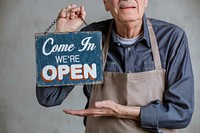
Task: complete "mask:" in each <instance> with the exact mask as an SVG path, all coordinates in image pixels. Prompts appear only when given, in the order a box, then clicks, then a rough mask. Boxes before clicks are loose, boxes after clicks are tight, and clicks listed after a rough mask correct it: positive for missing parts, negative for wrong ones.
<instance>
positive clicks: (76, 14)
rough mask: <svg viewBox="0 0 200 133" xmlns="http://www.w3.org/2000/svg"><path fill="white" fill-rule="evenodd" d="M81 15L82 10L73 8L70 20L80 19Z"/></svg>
mask: <svg viewBox="0 0 200 133" xmlns="http://www.w3.org/2000/svg"><path fill="white" fill-rule="evenodd" d="M79 14H80V8H73V9H72V10H71V12H70V18H71V19H75V18H78V17H79Z"/></svg>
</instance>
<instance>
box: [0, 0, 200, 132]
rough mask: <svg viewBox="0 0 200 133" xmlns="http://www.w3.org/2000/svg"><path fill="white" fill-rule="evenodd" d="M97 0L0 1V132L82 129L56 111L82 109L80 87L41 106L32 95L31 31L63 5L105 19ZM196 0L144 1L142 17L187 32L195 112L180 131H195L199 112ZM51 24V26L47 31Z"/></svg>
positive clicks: (79, 123)
mask: <svg viewBox="0 0 200 133" xmlns="http://www.w3.org/2000/svg"><path fill="white" fill-rule="evenodd" d="M102 1H103V0H0V133H82V132H83V131H84V126H83V123H82V118H79V117H74V116H68V115H65V114H64V113H63V112H62V110H63V109H64V108H69V109H81V108H84V106H85V102H86V99H85V97H84V95H83V91H82V86H79V87H76V88H74V90H73V91H72V93H71V94H70V95H69V97H68V98H67V99H66V100H65V101H64V102H63V104H62V105H60V106H57V107H51V108H45V107H42V106H40V105H39V104H38V102H37V99H36V96H35V82H36V81H35V79H36V67H35V40H34V34H35V33H37V32H44V31H45V29H46V28H47V27H48V26H49V25H50V23H51V22H52V21H53V20H54V19H55V18H56V17H57V14H58V12H59V11H60V10H61V9H62V8H64V7H65V6H66V5H68V4H72V3H76V4H77V5H78V6H80V5H85V10H86V11H87V17H86V22H87V23H91V22H94V21H99V20H104V19H108V18H110V17H111V16H110V15H109V13H107V12H106V11H105V10H104V6H103V2H102ZM199 7H200V1H199V0H149V7H148V9H147V11H146V15H147V16H148V17H153V18H158V19H162V20H165V21H168V22H171V23H174V24H176V25H178V26H180V27H182V28H183V29H184V30H185V31H186V34H187V36H188V41H189V47H190V54H191V59H192V64H193V70H194V76H195V112H194V115H193V119H192V121H191V124H190V125H189V126H188V127H187V128H186V129H184V130H181V131H180V132H181V133H199V131H200V127H199V122H198V121H199V119H200V114H199V113H198V112H199V111H200V102H199V97H200V88H199V87H200V84H199V79H200V68H199V67H200V61H199V55H200V43H199V42H200V37H199V31H200V27H199V24H200V8H199ZM53 31H54V28H53V29H51V32H53Z"/></svg>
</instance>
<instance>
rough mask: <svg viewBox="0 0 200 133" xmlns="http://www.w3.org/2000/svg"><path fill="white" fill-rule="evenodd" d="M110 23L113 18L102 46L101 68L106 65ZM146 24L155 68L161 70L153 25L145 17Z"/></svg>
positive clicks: (110, 29)
mask: <svg viewBox="0 0 200 133" xmlns="http://www.w3.org/2000/svg"><path fill="white" fill-rule="evenodd" d="M112 25H113V20H112V22H111V24H110V26H109V29H108V33H107V37H106V40H105V44H104V47H103V70H105V66H106V61H107V55H108V49H109V43H110V37H111V31H112ZM147 25H148V30H149V36H150V42H151V49H152V55H153V60H154V65H155V69H156V70H161V69H162V65H161V61H160V54H159V50H158V44H157V40H156V36H155V33H154V30H153V26H152V24H151V22H150V20H149V19H147Z"/></svg>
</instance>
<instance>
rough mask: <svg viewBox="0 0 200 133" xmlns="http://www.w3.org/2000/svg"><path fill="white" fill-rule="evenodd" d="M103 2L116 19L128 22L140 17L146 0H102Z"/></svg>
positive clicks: (145, 5)
mask: <svg viewBox="0 0 200 133" xmlns="http://www.w3.org/2000/svg"><path fill="white" fill-rule="evenodd" d="M104 4H105V8H106V10H107V11H110V12H111V14H112V16H113V18H114V19H115V20H116V21H121V22H129V21H135V20H140V19H142V16H143V15H144V12H145V8H146V7H147V4H148V0H104Z"/></svg>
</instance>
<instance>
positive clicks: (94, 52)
mask: <svg viewBox="0 0 200 133" xmlns="http://www.w3.org/2000/svg"><path fill="white" fill-rule="evenodd" d="M101 40H102V39H101V32H96V31H95V32H73V33H48V34H46V35H44V34H36V35H35V43H36V44H35V45H36V46H35V48H36V69H37V79H36V80H37V85H38V86H41V87H42V86H65V85H79V84H81V85H82V84H99V83H102V82H103V76H102V74H103V72H102V48H101V43H102V42H101Z"/></svg>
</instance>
